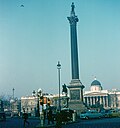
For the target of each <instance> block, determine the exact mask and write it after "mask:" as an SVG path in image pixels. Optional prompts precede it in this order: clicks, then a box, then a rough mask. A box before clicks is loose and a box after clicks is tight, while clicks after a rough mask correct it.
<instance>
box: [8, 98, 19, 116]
mask: <svg viewBox="0 0 120 128" xmlns="http://www.w3.org/2000/svg"><path fill="white" fill-rule="evenodd" d="M10 111H11V116H18V115H19V116H20V112H21V101H20V100H19V99H17V98H16V99H11V100H10Z"/></svg>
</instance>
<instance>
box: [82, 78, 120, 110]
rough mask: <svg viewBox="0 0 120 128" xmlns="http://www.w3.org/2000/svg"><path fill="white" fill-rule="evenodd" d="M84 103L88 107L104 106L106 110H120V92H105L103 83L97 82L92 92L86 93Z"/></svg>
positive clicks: (92, 84) (91, 88)
mask: <svg viewBox="0 0 120 128" xmlns="http://www.w3.org/2000/svg"><path fill="white" fill-rule="evenodd" d="M84 103H85V104H86V105H87V106H88V107H91V106H100V105H101V106H103V107H104V108H106V109H107V108H120V90H117V89H112V90H103V87H102V86H101V83H100V82H99V81H98V80H96V78H95V80H94V81H93V82H92V83H91V86H90V91H85V92H84Z"/></svg>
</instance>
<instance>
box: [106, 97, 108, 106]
mask: <svg viewBox="0 0 120 128" xmlns="http://www.w3.org/2000/svg"><path fill="white" fill-rule="evenodd" d="M106 107H108V96H106Z"/></svg>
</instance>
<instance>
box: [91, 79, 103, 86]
mask: <svg viewBox="0 0 120 128" xmlns="http://www.w3.org/2000/svg"><path fill="white" fill-rule="evenodd" d="M94 85H98V86H101V83H100V82H99V81H98V80H94V81H93V82H92V83H91V86H94Z"/></svg>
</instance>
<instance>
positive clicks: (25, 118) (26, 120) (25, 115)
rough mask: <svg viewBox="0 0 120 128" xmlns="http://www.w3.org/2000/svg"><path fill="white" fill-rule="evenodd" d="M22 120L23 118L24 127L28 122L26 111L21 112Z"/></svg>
mask: <svg viewBox="0 0 120 128" xmlns="http://www.w3.org/2000/svg"><path fill="white" fill-rule="evenodd" d="M23 120H24V128H25V127H26V124H28V125H29V122H28V113H26V112H25V111H24V113H23Z"/></svg>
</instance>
